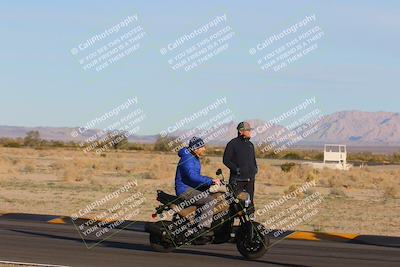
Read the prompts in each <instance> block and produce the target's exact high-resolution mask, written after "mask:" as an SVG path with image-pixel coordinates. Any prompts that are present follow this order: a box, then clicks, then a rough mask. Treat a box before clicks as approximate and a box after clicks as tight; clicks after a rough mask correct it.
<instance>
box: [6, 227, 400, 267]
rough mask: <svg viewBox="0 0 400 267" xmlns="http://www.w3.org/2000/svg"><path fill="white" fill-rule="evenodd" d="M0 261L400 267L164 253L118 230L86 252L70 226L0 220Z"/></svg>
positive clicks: (304, 249) (323, 247)
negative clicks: (253, 259) (248, 259)
mask: <svg viewBox="0 0 400 267" xmlns="http://www.w3.org/2000/svg"><path fill="white" fill-rule="evenodd" d="M91 244H95V243H90V242H89V243H88V245H89V246H90V245H91ZM1 261H12V262H28V263H39V264H53V265H62V266H163V267H166V266H185V267H195V266H201V267H205V266H218V267H223V266H229V267H234V266H298V267H300V266H352V267H355V266H400V249H399V248H393V247H383V246H372V245H359V244H349V243H338V242H314V241H297V240H284V241H282V242H279V243H278V244H276V245H275V246H273V247H272V248H271V249H270V250H269V251H268V253H267V254H266V255H265V256H264V257H263V258H261V259H259V260H257V261H252V262H249V261H245V260H243V259H242V257H241V256H240V254H239V253H238V252H237V250H236V246H235V245H234V244H223V245H207V246H197V247H194V246H193V247H185V248H180V249H178V250H176V251H175V252H172V253H168V254H163V253H157V252H153V251H152V250H151V248H150V246H149V242H148V234H147V233H142V232H136V231H131V230H122V231H120V232H118V233H116V234H115V235H114V236H112V237H111V238H110V239H108V240H105V241H104V242H102V243H100V244H98V245H96V246H94V247H93V248H91V249H88V248H87V247H86V245H85V243H84V242H83V241H82V239H81V237H80V236H79V234H78V232H77V230H76V229H75V228H74V227H73V226H72V225H52V224H46V223H40V222H29V221H13V220H1V221H0V262H1Z"/></svg>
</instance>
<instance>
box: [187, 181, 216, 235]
mask: <svg viewBox="0 0 400 267" xmlns="http://www.w3.org/2000/svg"><path fill="white" fill-rule="evenodd" d="M180 197H181V198H182V199H184V200H187V201H190V200H191V199H192V200H195V202H194V203H193V205H194V206H197V207H199V208H202V206H204V205H205V204H207V203H208V206H209V208H207V209H204V208H203V209H202V211H201V214H200V216H204V218H203V219H202V220H201V221H200V222H199V225H200V226H201V227H205V228H211V223H212V218H213V211H214V207H215V203H214V201H212V200H213V197H212V196H210V193H208V192H207V194H206V193H205V192H201V191H199V190H196V189H190V190H188V191H186V192H185V193H183V194H182V195H180Z"/></svg>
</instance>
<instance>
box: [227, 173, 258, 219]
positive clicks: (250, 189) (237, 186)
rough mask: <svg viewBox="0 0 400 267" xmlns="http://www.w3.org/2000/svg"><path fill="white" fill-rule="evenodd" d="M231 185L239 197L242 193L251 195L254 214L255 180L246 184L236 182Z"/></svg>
mask: <svg viewBox="0 0 400 267" xmlns="http://www.w3.org/2000/svg"><path fill="white" fill-rule="evenodd" d="M229 184H231V185H232V186H233V189H234V191H235V194H236V195H237V194H238V193H240V192H243V191H246V192H247V193H249V195H250V199H251V209H250V210H251V211H252V212H254V179H252V180H250V181H248V182H247V181H246V182H236V183H234V182H233V181H229Z"/></svg>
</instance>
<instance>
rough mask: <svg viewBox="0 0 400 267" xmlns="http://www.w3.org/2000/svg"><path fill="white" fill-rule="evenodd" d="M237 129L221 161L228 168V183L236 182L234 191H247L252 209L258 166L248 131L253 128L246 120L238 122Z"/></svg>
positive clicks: (233, 183)
mask: <svg viewBox="0 0 400 267" xmlns="http://www.w3.org/2000/svg"><path fill="white" fill-rule="evenodd" d="M237 130H238V137H236V138H234V139H232V140H231V141H229V143H228V144H227V145H226V148H225V152H224V159H223V162H224V164H225V166H226V167H228V168H229V170H230V177H229V184H231V185H235V183H236V185H235V191H236V192H241V191H246V192H247V193H249V194H250V198H251V202H252V206H253V209H254V180H255V176H256V174H257V172H258V167H257V162H256V155H255V150H254V145H253V143H252V142H250V138H251V132H250V131H251V130H253V129H252V128H251V127H250V124H249V123H248V122H245V121H244V122H241V123H239V125H238V126H237ZM253 212H254V210H253Z"/></svg>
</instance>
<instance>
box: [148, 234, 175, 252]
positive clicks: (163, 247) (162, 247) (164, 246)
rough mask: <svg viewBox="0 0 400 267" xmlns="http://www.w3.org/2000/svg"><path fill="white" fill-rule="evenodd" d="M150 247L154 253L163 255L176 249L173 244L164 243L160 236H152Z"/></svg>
mask: <svg viewBox="0 0 400 267" xmlns="http://www.w3.org/2000/svg"><path fill="white" fill-rule="evenodd" d="M150 246H151V248H152V249H153V250H154V251H157V252H161V253H168V252H172V251H173V250H174V249H175V247H174V245H173V244H171V243H168V242H165V241H162V240H161V238H160V237H159V236H158V235H155V234H150Z"/></svg>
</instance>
